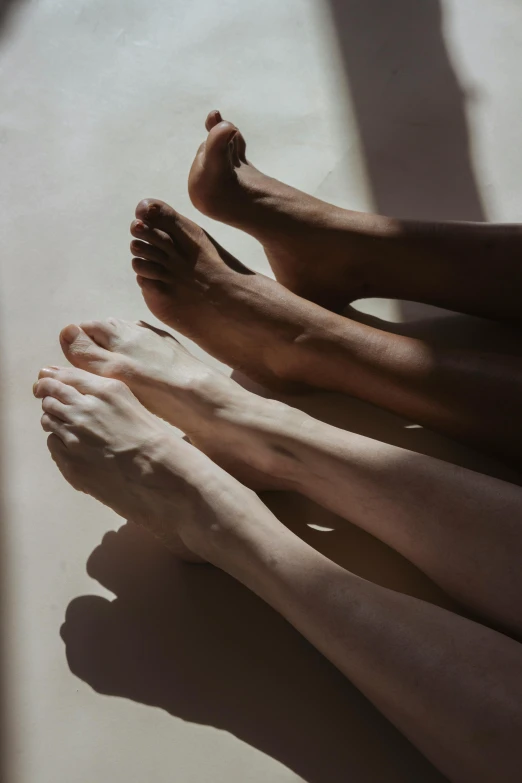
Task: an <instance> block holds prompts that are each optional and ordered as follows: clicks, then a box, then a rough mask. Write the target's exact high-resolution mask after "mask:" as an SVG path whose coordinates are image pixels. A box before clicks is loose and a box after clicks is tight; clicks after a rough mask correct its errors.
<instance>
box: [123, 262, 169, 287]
mask: <svg viewBox="0 0 522 783" xmlns="http://www.w3.org/2000/svg"><path fill="white" fill-rule="evenodd" d="M132 268H133V269H134V271H135V272H136V274H137V275H140V277H143V278H147V280H162V281H163V282H165V283H168V282H169V281H170V272H169V270H168V269H165V267H164V266H162V265H161V264H155V263H154V262H153V261H144V260H143V259H142V258H133V259H132Z"/></svg>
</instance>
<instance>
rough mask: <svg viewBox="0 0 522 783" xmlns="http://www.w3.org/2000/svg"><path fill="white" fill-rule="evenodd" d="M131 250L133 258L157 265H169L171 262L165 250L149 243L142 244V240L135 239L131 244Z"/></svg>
mask: <svg viewBox="0 0 522 783" xmlns="http://www.w3.org/2000/svg"><path fill="white" fill-rule="evenodd" d="M130 249H131V253H132V255H133V256H136V257H137V258H145V259H146V260H147V261H154V262H155V263H156V264H167V263H168V261H169V257H168V256H167V254H166V253H165V252H164V251H163V250H160V248H159V247H155V246H154V245H149V244H148V242H142V241H141V239H133V240H132V242H131V243H130Z"/></svg>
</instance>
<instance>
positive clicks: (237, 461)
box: [60, 318, 292, 490]
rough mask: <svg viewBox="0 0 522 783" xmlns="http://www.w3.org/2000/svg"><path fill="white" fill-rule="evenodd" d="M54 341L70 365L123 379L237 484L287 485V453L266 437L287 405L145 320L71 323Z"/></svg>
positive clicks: (289, 470)
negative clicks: (266, 397) (255, 390)
mask: <svg viewBox="0 0 522 783" xmlns="http://www.w3.org/2000/svg"><path fill="white" fill-rule="evenodd" d="M60 342H61V345H62V349H63V352H64V354H65V356H66V358H67V359H68V360H69V361H70V362H71V364H73V365H74V366H75V367H78V368H81V369H82V370H87V371H89V372H91V373H95V374H96V375H101V376H104V377H109V378H115V379H117V380H120V381H123V382H124V383H125V384H127V385H128V387H129V388H130V389H131V391H132V392H133V394H134V395H135V396H136V397H137V398H138V400H139V401H140V402H141V403H143V405H145V406H146V407H147V408H148V409H149V410H150V411H151V412H152V413H154V414H156V415H157V416H161V417H162V418H163V419H165V420H166V421H168V422H169V423H170V424H173V425H174V426H176V427H178V428H179V429H181V430H183V432H185V433H186V434H187V435H188V436H189V437H190V440H191V443H193V444H194V445H195V446H197V448H198V449H200V450H201V451H203V452H204V453H205V454H207V455H208V456H209V457H210V458H211V459H212V460H213V461H214V462H216V463H218V464H219V465H220V466H221V467H223V468H224V469H226V470H227V472H229V473H231V474H232V475H234V476H235V477H236V478H238V479H239V480H240V481H242V482H243V483H245V484H248V486H250V487H254V488H256V489H258V490H260V489H288V488H290V487H291V475H292V460H291V455H287V456H286V458H285V457H284V456H283V455H282V454H281V452H280V450H279V451H278V449H277V445H276V443H275V441H274V437H273V436H271V431H272V432H273V433H277V431H278V429H279V422H280V421H281V419H282V418H283V417H284V416H286V415H287V410H288V409H287V406H285V405H282V404H281V403H278V402H275V401H273V400H264V399H262V398H260V397H257V396H256V395H255V394H251V393H250V392H247V391H246V390H245V389H243V388H242V387H241V386H239V385H238V384H237V383H236V382H235V381H233V380H232V379H231V378H228V377H227V376H225V375H223V374H222V373H220V372H218V371H217V370H214V369H211V368H210V367H208V366H207V365H205V364H203V362H201V361H199V360H198V359H196V358H195V357H194V356H192V354H190V353H189V352H188V351H187V350H186V349H185V348H183V346H182V345H180V343H179V342H178V341H177V340H175V339H174V337H172V336H171V335H169V334H168V333H167V332H164V331H162V330H160V329H154V328H153V327H151V326H148V325H147V324H143V323H131V322H128V321H121V320H119V319H116V318H109V319H107V320H105V321H90V322H86V323H82V324H80V326H76V325H73V324H71V325H69V326H67V327H66V328H65V329H63V330H62V332H61V335H60ZM261 422H265V423H267V431H266V432H262V428H261V426H260V423H261ZM283 463H284V464H283Z"/></svg>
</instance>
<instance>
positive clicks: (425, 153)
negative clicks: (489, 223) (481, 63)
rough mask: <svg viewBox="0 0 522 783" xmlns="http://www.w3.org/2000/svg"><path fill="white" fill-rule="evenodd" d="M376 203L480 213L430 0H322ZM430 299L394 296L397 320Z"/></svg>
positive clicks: (459, 99)
mask: <svg viewBox="0 0 522 783" xmlns="http://www.w3.org/2000/svg"><path fill="white" fill-rule="evenodd" d="M329 3H330V6H331V12H332V16H333V19H334V23H335V30H336V34H337V36H338V40H339V47H340V51H341V54H342V57H343V61H344V66H345V70H346V74H347V78H348V81H349V84H350V90H351V97H352V101H353V105H354V108H355V114H356V118H357V122H358V126H359V130H360V135H361V141H362V146H363V150H364V155H365V160H366V168H367V172H368V175H369V184H370V188H371V191H372V194H373V200H374V204H375V209H376V210H377V211H378V212H380V213H381V214H385V215H391V216H395V217H402V218H412V219H419V220H433V221H438V220H471V221H483V220H485V219H486V216H485V210H484V206H483V203H482V199H481V196H480V191H479V188H478V185H477V183H476V179H475V175H474V171H473V164H472V159H471V144H470V136H469V129H468V122H467V117H466V103H467V102H468V101H469V100H472V97H470V96H469V95H468V94H466V92H465V90H464V89H463V87H462V86H461V85H460V84H459V80H458V77H457V75H456V73H455V71H454V68H453V65H452V62H451V60H450V56H449V53H448V50H447V46H446V42H445V39H444V15H443V11H442V6H441V3H440V1H439V0H423V1H422V2H419V0H393V2H390V0H329ZM430 311H431V312H435V311H434V309H433V308H427V307H426V306H425V305H417V304H416V303H414V302H404V303H402V304H401V314H402V317H403V319H404V320H410V319H412V318H415V319H416V318H419V317H424V316H425V314H426V313H427V312H430Z"/></svg>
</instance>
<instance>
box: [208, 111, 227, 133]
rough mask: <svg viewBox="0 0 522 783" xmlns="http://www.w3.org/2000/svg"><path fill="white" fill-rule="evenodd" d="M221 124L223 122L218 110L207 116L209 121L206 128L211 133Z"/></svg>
mask: <svg viewBox="0 0 522 783" xmlns="http://www.w3.org/2000/svg"><path fill="white" fill-rule="evenodd" d="M220 122H223V118H222V116H221V112H219V111H218V110H217V109H214V110H213V111H211V112H209V113H208V115H207V119H206V120H205V128H206V130H207V131H209V132H210V131H211V130H212V128H215V127H216V125H217V124H218V123H220Z"/></svg>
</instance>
